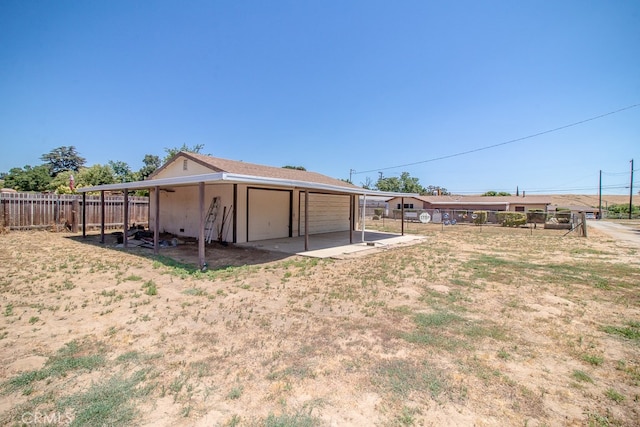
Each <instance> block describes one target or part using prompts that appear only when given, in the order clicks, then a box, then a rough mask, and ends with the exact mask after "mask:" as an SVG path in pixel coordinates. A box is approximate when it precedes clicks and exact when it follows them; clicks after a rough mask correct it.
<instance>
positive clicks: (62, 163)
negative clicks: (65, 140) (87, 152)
mask: <svg viewBox="0 0 640 427" xmlns="http://www.w3.org/2000/svg"><path fill="white" fill-rule="evenodd" d="M40 160H42V161H43V162H45V164H47V165H48V166H49V174H50V175H51V176H52V177H53V176H56V175H58V174H59V173H60V172H62V171H75V172H77V171H79V170H80V168H81V167H82V166H83V165H84V164H85V163H86V159H85V158H84V157H80V155H79V154H78V152H77V151H76V147H74V146H73V145H70V146H68V147H67V146H62V147H58V148H54V149H53V150H51V151H50V152H49V153H47V154H43V155H42V156H41V157H40Z"/></svg>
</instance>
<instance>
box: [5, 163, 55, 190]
mask: <svg viewBox="0 0 640 427" xmlns="http://www.w3.org/2000/svg"><path fill="white" fill-rule="evenodd" d="M49 171H50V169H49V166H47V165H39V166H35V167H31V166H29V165H27V166H25V167H24V168H12V169H11V170H9V173H8V174H7V175H6V177H5V180H4V185H5V186H6V187H7V188H13V189H14V190H18V191H37V192H42V191H45V190H46V189H47V186H48V185H49V183H50V182H51V176H50V175H49Z"/></svg>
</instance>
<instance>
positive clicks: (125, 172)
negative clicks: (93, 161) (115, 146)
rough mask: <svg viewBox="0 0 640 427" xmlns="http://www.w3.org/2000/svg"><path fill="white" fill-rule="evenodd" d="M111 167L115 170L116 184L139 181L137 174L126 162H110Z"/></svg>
mask: <svg viewBox="0 0 640 427" xmlns="http://www.w3.org/2000/svg"><path fill="white" fill-rule="evenodd" d="M109 166H110V167H111V169H113V175H114V176H115V179H116V182H132V181H136V180H137V176H136V173H135V172H133V171H132V170H131V168H130V167H129V165H128V164H127V163H126V162H122V161H119V160H118V161H115V162H114V161H113V160H109Z"/></svg>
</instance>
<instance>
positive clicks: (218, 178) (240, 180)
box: [78, 172, 417, 197]
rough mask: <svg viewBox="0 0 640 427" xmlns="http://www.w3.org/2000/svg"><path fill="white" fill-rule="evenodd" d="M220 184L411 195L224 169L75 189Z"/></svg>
mask: <svg viewBox="0 0 640 427" xmlns="http://www.w3.org/2000/svg"><path fill="white" fill-rule="evenodd" d="M201 182H203V183H205V184H210V183H220V182H227V183H229V184H234V183H235V184H253V185H265V186H277V187H285V188H298V189H306V190H323V191H330V192H335V193H343V194H357V195H362V196H364V195H367V196H369V195H371V196H382V197H415V196H416V195H417V194H413V193H393V192H385V191H375V190H367V189H365V188H361V187H356V186H354V187H343V186H339V185H332V184H323V183H316V182H309V181H298V180H289V179H281V178H269V177H260V176H252V175H241V174H232V173H226V172H216V173H207V174H200V175H189V176H179V177H173V178H158V179H148V180H145V181H134V182H126V183H118V184H104V185H96V186H93V187H84V188H78V192H81V193H87V192H93V191H118V190H139V189H147V188H153V187H172V186H185V185H195V184H198V183H201Z"/></svg>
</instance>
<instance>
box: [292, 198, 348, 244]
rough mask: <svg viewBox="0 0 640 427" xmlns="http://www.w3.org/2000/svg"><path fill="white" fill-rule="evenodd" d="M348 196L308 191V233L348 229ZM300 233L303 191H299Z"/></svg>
mask: <svg viewBox="0 0 640 427" xmlns="http://www.w3.org/2000/svg"><path fill="white" fill-rule="evenodd" d="M349 198H350V196H344V195H336V194H318V193H309V234H318V233H330V232H332V231H348V230H349V226H350V224H349V208H350V203H349ZM300 234H301V235H302V234H304V192H300Z"/></svg>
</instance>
